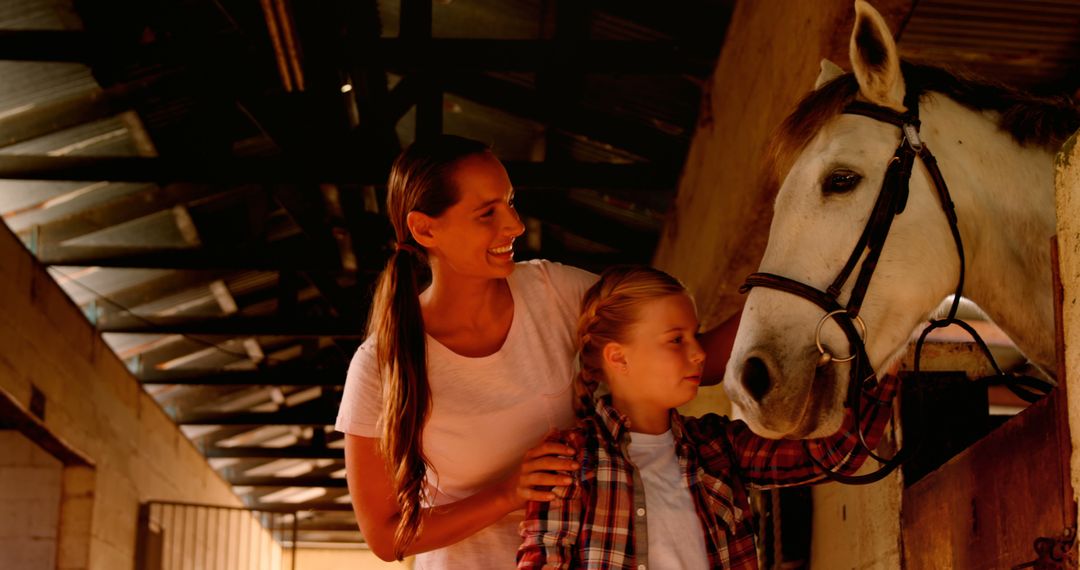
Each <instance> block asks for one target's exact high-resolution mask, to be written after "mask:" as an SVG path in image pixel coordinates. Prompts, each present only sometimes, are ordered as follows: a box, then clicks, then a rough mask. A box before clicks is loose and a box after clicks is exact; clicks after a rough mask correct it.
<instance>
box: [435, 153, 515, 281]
mask: <svg viewBox="0 0 1080 570" xmlns="http://www.w3.org/2000/svg"><path fill="white" fill-rule="evenodd" d="M451 182H452V183H453V184H454V187H455V188H456V190H457V193H458V201H457V203H456V204H454V205H453V206H450V207H449V208H447V209H446V211H445V212H443V213H442V215H440V216H438V217H437V218H433V219H432V220H431V237H432V238H434V241H433V243H432V244H431V246H430V247H428V254H429V255H431V256H434V257H436V258H438V259H439V261H440V263H443V264H445V265H446V268H447V269H450V270H452V271H453V272H454V273H457V274H459V275H462V276H470V277H488V278H503V277H506V276H508V275H510V273H511V272H513V270H514V249H513V243H514V239H515V238H517V237H518V236H520V235H521V234H522V233H524V231H525V226H523V225H522V223H521V219H520V218H519V217H518V214H517V211H515V210H514V202H513V200H514V188H513V185H511V183H510V177H509V176H508V175H507V174H506V169H505V168H503V165H502V163H501V162H499V160H498V159H497V158H495V156H494V155H493V154H491V153H490V152H486V153H483V154H475V155H472V156H468V157H465V158H463V159H461V160H460V161H459V162H458V163H457V165H455V167H454V170H453V173H452V175H451Z"/></svg>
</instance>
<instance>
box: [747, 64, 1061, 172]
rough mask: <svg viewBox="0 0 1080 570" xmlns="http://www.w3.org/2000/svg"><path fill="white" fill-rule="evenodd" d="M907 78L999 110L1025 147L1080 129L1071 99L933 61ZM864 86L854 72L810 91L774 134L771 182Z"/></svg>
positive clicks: (907, 70)
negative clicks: (950, 68)
mask: <svg viewBox="0 0 1080 570" xmlns="http://www.w3.org/2000/svg"><path fill="white" fill-rule="evenodd" d="M901 65H902V68H903V72H904V80H905V82H907V83H909V84H916V85H918V86H919V87H920V88H921V89H922V91H923V93H924V94H925V93H926V92H931V91H932V92H935V93H941V94H943V95H945V96H947V97H949V98H950V99H952V100H954V101H956V102H957V103H960V104H962V105H964V106H966V107H968V108H970V109H972V110H975V111H992V112H994V113H995V119H996V120H997V124H998V127H1000V128H1001V129H1002V130H1003V131H1005V132H1007V133H1009V135H1011V136H1012V138H1013V139H1014V140H1016V142H1017V143H1019V144H1021V145H1033V146H1040V147H1045V148H1048V149H1051V150H1057V148H1058V147H1059V146H1060V145H1061V144H1062V143H1064V142H1065V139H1067V138H1068V137H1069V136H1070V135H1071V134H1072V133H1074V132H1076V131H1077V130H1078V129H1080V108H1078V107H1077V105H1076V103H1075V102H1074V101H1073V100H1072V99H1071V98H1069V97H1066V96H1061V97H1041V96H1035V95H1030V94H1027V93H1023V92H1021V91H1019V90H1016V89H1014V88H1012V87H1008V86H1005V85H1002V84H1000V83H995V82H992V81H987V80H985V79H980V78H975V77H972V76H967V75H964V74H961V73H957V72H952V71H947V70H945V69H943V68H940V67H935V66H932V65H920V64H914V63H910V62H903V63H902V64H901ZM858 92H859V85H858V83H857V82H856V80H855V75H854V74H853V73H845V74H844V75H841V76H840V77H837V78H836V79H834V80H832V81H830V82H828V83H826V84H825V85H823V86H821V88H819V89H817V90H815V91H811V92H810V93H808V94H807V95H806V96H804V97H803V98H802V100H800V101H799V104H798V105H797V106H796V108H795V111H794V112H792V113H791V114H790V115H788V117H787V119H785V120H784V122H783V123H782V124H781V125H780V127H779V128H778V129H777V131H776V133H775V134H774V135H773V138H772V142H771V144H770V145H769V150H768V153H767V155H766V161H767V164H766V165H765V166H766V168H765V175H766V178H767V180H766V184H768V185H769V186H767V187H770V188H778V187H779V183H780V181H781V180H782V178H783V176H784V175H785V174H786V173H787V171H788V170H790V169H791V165H792V164H793V163H794V160H795V157H797V156H798V155H799V153H801V152H802V151H803V149H804V148H806V145H807V144H809V143H810V140H811V139H813V138H814V135H815V134H817V132H818V131H819V130H821V128H822V127H824V126H825V123H826V122H828V121H829V119H832V118H833V117H835V116H837V115H839V114H840V113H841V112H842V111H843V109H844V107H845V106H847V104H848V103H850V102H852V101H853V100H854V99H855V96H856V95H857V94H858Z"/></svg>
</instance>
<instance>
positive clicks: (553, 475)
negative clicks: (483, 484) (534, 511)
mask: <svg viewBox="0 0 1080 570" xmlns="http://www.w3.org/2000/svg"><path fill="white" fill-rule="evenodd" d="M559 435H560V434H559V432H558V431H556V430H554V429H553V430H551V431H549V432H548V433H547V435H545V436H544V438H543V439H542V440H540V443H538V444H536V445H535V446H534V447H533V448H532V449H530V450H528V451H526V452H525V456H524V457H523V458H522V460H521V464H520V466H519V467H518V469H517V471H516V472H515V473H514V474H513V475H512V476H510V477H509V478H507V480H506V481H504V482H503V483H502V485H503V493H504V494H505V496H506V497H507V499H508V500H509V501H511V502H512V504H513V505H514V506H515V507H522V506H524V505H525V503H526V502H527V501H545V502H546V501H551V500H554V499H555V497H556V495H555V492H554V488H556V487H566V486H567V485H569V484H570V483H572V482H573V478H572V474H573V472H574V471H576V470H577V469H578V467H579V465H578V463H577V461H576V460H575V459H574V456H575V455H576V454H577V450H576V449H574V448H573V447H571V446H568V445H566V444H565V443H563V442H561V441H559Z"/></svg>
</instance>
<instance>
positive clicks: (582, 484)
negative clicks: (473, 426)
mask: <svg viewBox="0 0 1080 570" xmlns="http://www.w3.org/2000/svg"><path fill="white" fill-rule="evenodd" d="M697 330H698V322H697V317H696V312H695V309H694V304H693V302H692V301H691V299H690V297H689V295H688V294H687V292H686V290H685V289H684V288H683V286H682V285H681V284H680V283H679V282H678V281H676V280H675V279H674V278H673V277H671V276H669V275H667V274H666V273H663V272H662V271H658V270H655V269H650V268H647V267H617V268H613V269H609V270H608V271H605V272H604V273H603V274H602V275H601V277H600V280H599V282H597V283H596V284H595V285H593V286H592V287H591V288H590V289H589V290H588V291H587V292H586V293H585V299H584V301H583V302H582V311H581V318H580V320H579V324H578V341H579V342H578V346H579V347H580V351H581V352H580V363H581V371H580V373H579V375H578V377H577V379H576V381H575V382H576V388H577V393H578V395H579V396H580V398H579V403H580V406H579V415H580V416H581V418H582V419H581V420H580V422H579V424H578V426H577V427H576V428H574V429H572V430H570V431H568V432H566V433H564V434H563V436H562V438H561V439H562V441H563V442H565V443H567V444H569V445H570V446H572V447H574V448H576V449H577V454H576V456H575V459H576V460H577V462H578V463H579V464H580V465H581V467H580V468H579V469H578V470H577V471H576V473H575V477H574V481H573V482H572V483H571V484H570V485H569V486H567V487H565V488H559V489H557V492H556V494H557V495H558V496H559V498H558V499H556V500H554V501H551V502H549V503H530V504H529V507H528V509H527V514H526V519H525V522H524V523H522V525H521V535H522V538H523V542H522V544H521V547H520V549H519V550H518V555H517V558H518V567H519V568H594V569H601V568H603V569H620V568H625V569H640V570H644V569H646V568H650V567H651V568H658V569H659V568H662V569H664V570H669V569H676V568H687V569H691V568H692V569H697V568H739V569H748V568H757V554H756V552H755V549H754V535H753V529H752V528H751V521H750V519H749V510H750V505H749V499H748V495H747V489H746V487H747V485H752V486H755V487H776V486H791V485H801V484H807V483H813V482H817V481H821V480H822V479H823V475H822V473H821V471H819V470H818V469H817V468H815V467H814V465H813V463H812V462H811V459H810V458H809V457H807V454H806V453H807V452H806V448H804V442H803V441H797V440H770V439H765V438H762V437H759V436H757V435H755V434H754V433H753V432H751V431H750V430H749V428H747V427H746V425H745V424H744V423H743V422H741V421H732V420H729V419H727V418H725V417H721V416H718V415H715V414H708V415H706V416H704V417H702V418H700V419H698V418H687V417H683V416H681V415H679V414H678V413H677V412H676V411H675V410H674V408H675V407H677V406H680V405H682V404H685V403H687V402H689V401H690V400H692V399H693V398H694V396H695V395H696V394H697V390H698V385H699V384H700V382H701V372H702V369H703V366H704V361H705V353H704V352H703V351H702V348H701V345H700V344H699V343H698V340H697ZM601 383H603V384H604V385H605V386H606V388H607V389H608V391H609V392H610V393H609V394H608V395H605V396H602V397H599V398H596V399H594V392H595V390H596V388H597V387H598V385H599V384H601ZM895 390H896V386H895V379H894V378H892V377H887V379H886V380H885V381H883V382H881V383H880V385H879V387H878V389H877V391H876V393H875V394H866V393H864V394H863V398H864V400H865V403H864V409H865V410H866V417H865V418H864V422H863V425H862V429H863V430H864V433H865V434H866V436H867V437H866V440H867V443H868V444H869V445H871V446H873V445H876V442H877V441H878V440H879V439H880V437H881V434H882V432H883V431H884V428H885V425H886V424H887V423H888V421H889V418H890V417H891V402H892V397H893V395H894V394H895ZM853 423H854V422H853V421H852V419H851V417H850V415H849V417H848V418H846V419H845V422H844V424H843V426H842V427H841V429H840V431H839V432H838V433H837V434H836V435H834V436H832V437H829V438H824V439H818V440H810V441H809V442H808V443H809V446H808V448H809V450H810V453H813V454H814V456H815V458H817V459H818V460H819V461H820V462H821V463H824V464H825V465H827V466H829V467H831V468H834V469H837V470H839V471H841V472H844V473H852V472H854V471H855V470H856V469H858V467H859V465H861V464H862V462H863V461H864V460H865V458H866V455H865V452H859V451H857V450H859V449H862V448H861V446H858V445H857V442H858V435H857V434H856V433H855V431H854V430H853V428H854V425H853Z"/></svg>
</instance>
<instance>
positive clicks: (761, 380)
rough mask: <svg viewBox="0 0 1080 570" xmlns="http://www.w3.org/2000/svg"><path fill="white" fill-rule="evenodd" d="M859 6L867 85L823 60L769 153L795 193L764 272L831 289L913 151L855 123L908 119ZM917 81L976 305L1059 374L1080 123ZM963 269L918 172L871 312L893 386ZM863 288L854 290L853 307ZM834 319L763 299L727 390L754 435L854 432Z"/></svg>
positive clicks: (1037, 102) (922, 73)
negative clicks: (893, 164)
mask: <svg viewBox="0 0 1080 570" xmlns="http://www.w3.org/2000/svg"><path fill="white" fill-rule="evenodd" d="M855 8H856V21H855V25H854V28H853V30H852V35H851V44H850V57H851V63H852V67H853V68H854V74H843V72H842V70H840V69H839V68H838V67H836V66H835V65H833V64H831V63H828V62H824V61H823V62H822V72H821V76H819V77H818V81H817V85H816V87H815V91H813V92H811V93H810V94H808V95H807V96H806V97H805V98H804V100H803V102H802V103H801V104H800V106H799V107H798V109H797V110H796V111H795V112H794V113H793V114H792V115H791V116H790V117H788V119H787V121H786V122H785V124H784V125H783V126H782V127H781V129H780V132H779V134H778V135H777V138H776V139H775V140H774V147H773V149H774V150H773V152H772V153H771V158H772V162H773V167H774V169H773V171H774V173H775V174H774V181H773V183H774V184H775V183H779V180H782V183H780V188H779V192H778V194H777V197H776V203H775V208H774V216H773V221H772V226H771V229H770V233H769V242H768V246H767V248H766V250H765V255H764V258H763V259H762V262H761V266H760V269H759V271H762V272H769V273H774V274H778V275H782V276H785V277H788V278H791V279H794V280H796V281H801V282H802V283H805V284H807V285H811V286H813V287H815V288H817V289H819V290H824V289H825V288H826V287H827V286H828V285H829V284H830V282H831V281H832V280H833V278H834V277H835V276H836V275H837V273H838V272H839V271H840V269H841V267H842V266H843V265H844V263H845V262H846V261H847V259H848V257H849V255H851V252H852V250H853V249H854V246H855V243H856V241H857V240H858V238H859V235H860V233H861V232H862V230H863V227H864V225H865V224H866V221H867V219H868V217H869V215H870V211H871V209H872V206H873V204H874V202H875V199H876V197H877V195H878V192H879V189H880V188H881V185H882V179H883V177H884V174H885V170H886V165H887V164H888V162H889V160H890V159H891V158H892V155H893V152H894V151H895V150H896V148H897V145H898V144H899V143H900V140H901V135H900V129H899V128H897V127H896V126H894V125H892V124H888V123H885V122H880V121H877V120H875V119H872V118H868V117H865V116H859V115H853V114H841V110H842V109H843V108H844V106H845V105H846V104H847V103H849V102H851V101H852V100H860V101H866V102H870V103H874V104H877V105H880V106H883V107H888V108H891V109H894V110H897V111H904V110H905V107H904V104H903V99H904V93H905V77H904V75H903V73H902V71H901V67H902V66H901V64H900V61H899V58H898V55H897V49H896V45H895V43H894V42H893V40H892V36H891V34H890V32H889V30H888V28H887V26H886V25H885V23H884V20H883V19H882V18H881V16H880V14H878V13H877V11H875V10H874V9H873V8H872V7H870V5H869V4H867V3H865V2H863V1H862V0H856V3H855ZM904 68H905V73H908V74H909V77H907V81H917V82H918V84H919V85H921V87H922V90H923V95H922V96H921V102H920V105H919V111H920V117H921V120H922V129H921V134H922V140H923V141H924V142H925V143H926V145H927V146H928V147H929V148H930V149H932V150H933V153H934V154H935V155H936V156H937V160H938V164H939V166H940V168H941V172H942V174H943V175H944V177H945V180H946V181H947V183H948V186H949V190H950V192H951V194H952V197H953V201H954V202H955V204H956V211H957V214H958V216H959V229H960V233H961V235H962V237H963V243H964V247H965V250H966V254H967V279H966V286H965V289H964V296H966V297H969V298H970V299H972V300H973V301H975V302H976V303H977V304H978V305H979V306H980V307H982V308H983V309H984V310H985V311H986V312H987V314H988V316H989V317H990V318H992V319H993V320H994V322H995V323H997V324H998V325H999V326H1000V327H1001V328H1002V329H1003V330H1004V331H1005V332H1006V333H1007V334H1008V335H1009V337H1010V338H1011V339H1012V340H1013V341H1014V342H1015V343H1016V345H1017V347H1019V349H1020V350H1021V351H1022V352H1023V353H1024V355H1025V356H1027V357H1028V358H1029V359H1030V360H1031V361H1032V362H1034V363H1035V364H1036V365H1038V366H1040V367H1041V368H1043V369H1044V370H1053V364H1054V342H1053V330H1054V326H1053V302H1052V291H1051V285H1050V281H1051V268H1050V260H1049V239H1050V237H1051V236H1053V235H1054V233H1055V218H1054V199H1053V172H1054V169H1053V152H1054V151H1055V150H1056V148H1057V147H1058V145H1060V143H1061V142H1062V141H1063V140H1064V138H1065V137H1067V136H1068V134H1069V133H1071V132H1072V131H1074V130H1076V129H1077V127H1078V126H1080V113H1078V111H1077V109H1075V108H1074V107H1073V106H1072V105H1071V104H1070V103H1069V102H1068V100H1066V99H1061V100H1050V99H1036V98H1034V97H1028V96H1024V95H1020V94H1017V93H1016V92H1013V91H1011V90H1008V89H1005V88H1001V87H997V86H993V85H988V84H984V83H978V82H974V81H969V80H964V79H959V78H957V77H955V76H953V75H951V74H948V73H947V72H944V71H942V70H940V69H936V68H929V67H920V66H906V65H905V66H904ZM783 173H786V175H781V174H783ZM860 264H861V262H860ZM959 264H960V262H959V259H958V256H957V252H956V247H955V245H954V242H953V239H952V237H951V234H950V230H949V225H948V223H947V221H946V218H945V215H944V214H943V211H942V207H941V205H940V202H939V200H938V198H937V196H936V194H935V190H934V187H933V183H932V182H931V180H930V178H929V176H928V172H927V170H926V168H925V165H924V164H923V162H922V160H920V159H916V161H915V169H914V172H913V173H912V175H911V182H910V196H909V198H908V201H907V207H906V210H904V212H903V213H902V214H900V215H899V216H897V217H896V218H895V219H894V221H893V225H892V230H891V232H890V233H889V236H888V239H887V240H886V242H885V246H884V248H883V250H882V254H881V258H880V261H879V263H878V266H877V270H876V271H875V273H874V274H873V278H872V279H871V281H870V286H869V289H868V290H867V292H866V297H865V301H864V303H863V306H862V312H861V317H862V318H863V320H864V321H865V323H866V329H867V330H866V336H865V340H866V343H865V344H866V351H867V355H868V356H869V359H870V362H871V364H872V365H873V366H874V369H875V370H877V371H878V374H879V375H880V374H882V373H883V371H885V370H886V369H888V368H889V366H890V365H891V364H893V363H894V362H896V361H897V360H898V359H900V358H901V357H902V356H903V355H904V353H905V351H906V350H907V347H908V343H909V339H910V338H911V334H912V331H913V330H915V328H916V327H917V326H918V325H919V324H920V323H924V322H926V320H927V319H928V317H929V316H931V314H932V313H933V312H934V311H935V309H936V308H937V307H939V305H940V304H941V302H942V300H943V299H944V298H945V297H946V296H948V295H949V294H951V293H952V292H953V290H954V289H955V287H956V283H957V279H958V273H959V267H960V265H959ZM858 269H859V268H858V267H856V268H855V273H856V274H857V273H858ZM853 282H854V278H852V279H849V280H848V282H847V283H846V285H845V286H844V287H843V288H842V289H841V292H840V295H839V302H840V304H841V305H845V304H846V303H847V299H848V297H849V296H850V294H851V289H852V284H853ZM823 314H824V313H823V311H822V310H821V309H820V308H819V307H818V306H817V305H814V304H812V303H810V302H808V301H806V300H804V299H803V298H801V297H799V296H796V295H793V294H791V293H786V292H782V291H779V290H776V289H769V288H764V287H757V288H754V289H752V290H751V292H750V294H749V297H748V299H747V302H746V306H745V308H744V310H743V316H742V322H741V325H740V326H739V331H738V334H737V336H736V339H735V347H734V350H733V352H732V356H731V360H730V361H729V363H728V370H727V374H726V375H725V378H727V380H726V381H725V385H726V390H727V393H728V395H729V396H730V398H731V400H732V402H733V404H734V405H735V406H736V407H737V408H738V410H739V412H740V415H741V417H743V418H744V419H745V420H746V421H747V422H748V423H749V424H750V426H751V427H752V428H753V429H754V431H756V432H758V433H760V434H763V435H768V436H771V437H787V438H806V437H818V436H824V435H828V434H831V433H834V432H835V431H836V430H837V429H838V428H839V427H840V423H841V420H842V418H843V405H844V401H845V397H846V392H847V386H848V383H847V380H846V379H847V377H848V371H849V368H848V367H849V365H848V364H837V363H832V364H829V365H825V366H819V365H818V364H819V351H818V349H817V348H816V345H815V329H816V327H817V325H818V322H819V321H820V320H821V319H822V316H823ZM821 334H822V339H823V340H824V343H825V345H826V346H827V347H828V350H829V351H830V352H832V353H833V354H837V355H843V354H846V353H847V350H848V349H849V346H848V342H847V340H846V338H845V336H844V335H843V333H842V332H841V330H840V328H839V327H838V326H837V324H836V323H835V322H831V321H830V322H827V323H826V324H825V325H824V328H823V330H822V333H821Z"/></svg>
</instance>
